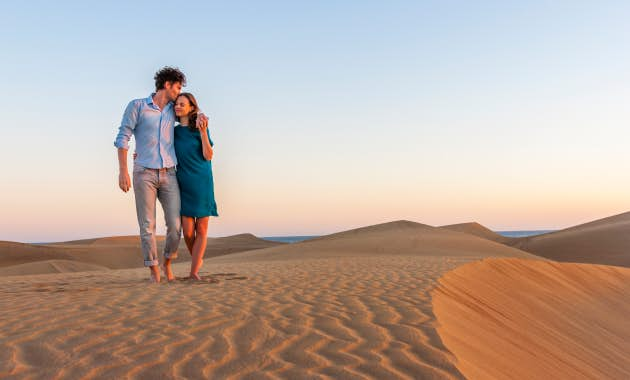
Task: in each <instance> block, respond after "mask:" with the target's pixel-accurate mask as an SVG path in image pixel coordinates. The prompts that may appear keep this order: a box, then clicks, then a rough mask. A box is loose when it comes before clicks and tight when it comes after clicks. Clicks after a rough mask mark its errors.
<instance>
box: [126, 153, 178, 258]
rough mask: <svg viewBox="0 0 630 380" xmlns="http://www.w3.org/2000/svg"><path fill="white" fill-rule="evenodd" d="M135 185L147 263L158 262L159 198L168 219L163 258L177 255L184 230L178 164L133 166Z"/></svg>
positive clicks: (143, 248)
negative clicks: (151, 166)
mask: <svg viewBox="0 0 630 380" xmlns="http://www.w3.org/2000/svg"><path fill="white" fill-rule="evenodd" d="M133 188H134V193H135V196H136V213H137V214H138V225H139V226H140V240H141V241H142V255H143V256H144V266H145V267H149V266H154V265H158V264H159V259H158V253H157V245H156V241H155V202H156V199H158V200H159V201H160V204H161V205H162V209H163V210H164V219H165V221H166V241H165V244H164V258H165V259H174V258H176V257H177V248H178V247H179V240H180V237H181V234H182V222H181V219H180V214H179V211H180V206H181V205H180V196H179V186H178V184H177V176H176V175H175V168H174V167H173V168H166V169H148V168H145V167H143V166H140V165H137V164H136V165H134V167H133Z"/></svg>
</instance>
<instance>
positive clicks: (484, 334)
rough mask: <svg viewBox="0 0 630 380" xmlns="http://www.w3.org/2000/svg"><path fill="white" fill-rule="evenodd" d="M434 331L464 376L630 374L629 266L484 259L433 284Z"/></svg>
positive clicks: (617, 376)
mask: <svg viewBox="0 0 630 380" xmlns="http://www.w3.org/2000/svg"><path fill="white" fill-rule="evenodd" d="M432 296H433V300H432V303H433V310H434V313H435V315H436V317H437V322H438V324H439V327H438V328H437V330H438V333H439V335H440V337H441V338H442V340H443V342H444V344H445V345H446V347H447V348H448V349H449V350H450V351H451V352H452V353H453V354H454V355H455V356H456V358H457V368H458V369H459V370H460V371H461V372H462V373H463V375H464V376H466V377H469V378H488V379H501V378H511V379H533V378H571V379H594V378H597V379H621V378H630V356H628V354H627V353H628V352H630V324H629V323H627V318H628V315H630V269H627V268H620V267H613V266H604V265H593V264H575V263H557V262H552V261H539V260H523V259H517V258H500V259H497V258H489V259H485V260H483V261H481V262H475V263H470V264H467V265H464V266H461V267H459V268H456V269H455V270H453V271H451V272H449V273H446V274H445V275H444V276H443V277H442V278H440V280H439V286H438V287H437V288H436V289H435V290H434V291H433V293H432Z"/></svg>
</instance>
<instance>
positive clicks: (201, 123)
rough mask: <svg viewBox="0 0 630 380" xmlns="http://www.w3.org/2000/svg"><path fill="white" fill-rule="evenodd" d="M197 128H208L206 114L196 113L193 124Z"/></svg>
mask: <svg viewBox="0 0 630 380" xmlns="http://www.w3.org/2000/svg"><path fill="white" fill-rule="evenodd" d="M195 126H196V127H197V129H198V130H200V131H202V132H203V131H205V130H206V129H207V128H208V116H206V115H205V114H203V113H199V114H197V123H196V125H195Z"/></svg>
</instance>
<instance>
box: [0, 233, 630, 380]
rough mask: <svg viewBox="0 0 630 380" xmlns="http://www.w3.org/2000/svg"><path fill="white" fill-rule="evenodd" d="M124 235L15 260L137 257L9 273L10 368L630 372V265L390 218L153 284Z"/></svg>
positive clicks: (10, 372) (258, 373)
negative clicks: (544, 252)
mask: <svg viewBox="0 0 630 380" xmlns="http://www.w3.org/2000/svg"><path fill="white" fill-rule="evenodd" d="M464 227H465V228H463V230H464V231H465V232H470V231H471V227H473V228H472V230H473V231H477V232H479V231H481V230H482V229H480V228H479V227H478V226H474V225H473V226H471V225H468V226H464ZM457 228H460V229H461V228H462V226H459V227H456V229H457ZM127 239H128V237H120V238H113V239H109V240H108V239H107V238H106V239H88V240H84V241H82V242H80V243H76V242H66V243H63V244H53V245H50V246H46V247H43V249H48V250H49V251H42V252H48V255H54V254H57V253H58V252H62V253H63V254H64V255H69V257H71V258H72V259H71V260H72V261H70V263H68V262H66V261H62V260H65V259H47V260H46V261H42V262H36V263H23V264H24V265H25V267H30V266H45V265H52V266H55V265H56V270H59V268H61V269H62V270H73V269H75V268H73V267H72V265H79V264H80V265H84V264H82V263H83V262H82V261H79V260H77V259H75V258H77V257H80V258H83V259H85V258H89V260H93V262H91V263H88V264H94V265H100V264H98V262H100V261H102V262H104V263H106V264H108V265H112V262H116V263H120V262H125V263H127V264H125V265H130V266H133V267H135V268H136V269H115V270H100V271H93V272H80V273H57V274H44V275H20V276H0V293H1V294H2V295H3V297H0V310H2V318H1V319H0V331H3V334H0V378H4V377H10V378H88V379H89V378H141V379H144V378H163V379H176V378H216V379H223V378H250V379H276V378H286V379H295V378H299V379H302V378H335V379H463V378H465V376H469V377H471V378H480V377H482V378H483V377H492V376H495V377H497V376H498V377H499V378H501V377H503V378H505V377H508V378H515V377H516V378H519V377H520V378H527V377H528V376H529V375H531V374H533V375H535V376H533V377H534V378H536V377H538V378H539V377H541V376H538V375H539V374H540V373H541V372H539V371H541V370H542V371H545V372H544V373H545V377H548V378H580V377H586V376H592V377H594V378H606V377H609V378H615V377H616V378H626V377H628V376H627V375H628V363H627V360H628V359H627V358H625V356H624V355H625V353H627V352H629V348H630V347H628V344H627V343H625V342H630V339H628V338H630V336H628V327H627V326H628V324H627V323H624V322H625V318H626V317H627V315H630V309H629V306H628V305H629V304H628V298H627V297H628V294H630V289H629V288H628V286H629V285H628V284H630V281H629V276H630V275H629V273H628V269H624V268H616V267H606V266H596V265H585V264H560V263H555V262H551V261H549V260H546V259H543V258H540V257H537V256H534V255H531V254H529V253H526V252H523V251H521V250H518V249H516V248H513V247H509V246H507V245H504V244H500V243H497V242H495V241H491V240H489V239H487V238H481V237H479V236H475V235H474V234H470V233H463V232H457V231H452V230H449V229H447V228H437V227H431V226H427V225H423V224H419V223H413V222H407V221H398V222H392V223H385V224H380V225H376V226H370V227H364V228H359V229H354V230H350V231H344V232H340V233H337V234H332V235H328V236H323V237H320V238H317V239H313V240H309V241H305V242H301V243H295V244H285V245H277V246H274V247H266V248H265V247H264V246H265V244H271V245H275V243H270V242H265V241H260V239H258V238H256V237H254V236H253V235H248V234H244V235H237V236H233V237H226V238H216V239H210V240H209V242H208V245H209V251H208V252H215V253H225V252H227V253H230V252H235V251H236V250H245V251H244V252H238V253H231V254H229V255H222V256H215V257H209V258H207V259H206V260H205V264H204V271H203V272H202V277H203V278H204V281H202V282H191V281H187V280H185V279H183V276H185V275H186V274H187V272H188V269H189V268H188V263H186V262H185V261H183V260H181V261H180V262H179V263H177V264H175V266H174V270H175V274H176V275H177V276H178V277H179V280H178V281H175V282H172V283H166V282H164V283H162V284H159V285H149V284H148V282H147V274H148V273H147V272H148V271H147V270H146V269H145V268H138V266H139V263H138V254H139V252H138V247H134V246H131V245H130V244H129V243H130V241H127ZM136 244H138V243H136ZM0 246H1V245H0ZM7 246H10V244H9V243H7ZM13 247H14V248H15V246H13ZM20 247H21V246H20ZM249 247H258V248H260V249H256V250H247V249H248V248H249ZM18 248H19V247H18ZM26 249H30V250H34V249H40V248H32V247H27V248H26ZM59 250H60V251H59ZM29 252H30V251H29ZM31 253H32V252H31ZM181 253H182V257H184V255H183V254H184V253H185V251H181ZM0 260H2V259H0ZM99 260H100V261H99ZM125 260H128V262H127V261H125ZM480 260H484V261H480ZM76 263H79V264H76ZM105 266H107V265H100V266H98V267H91V269H95V270H96V269H102V267H105ZM15 269H16V266H11V267H9V266H5V268H4V269H3V270H7V271H9V270H15ZM18 269H19V268H18ZM440 278H442V279H441V280H439V279H440ZM438 280H439V281H440V286H439V289H438V290H436V285H437V284H438ZM432 300H433V302H432ZM436 315H437V316H438V318H439V319H436ZM586 343H588V344H586ZM518 355H525V356H520V357H521V358H522V357H524V358H525V359H522V360H516V359H515V358H519V356H518ZM527 355H529V356H527ZM534 356H535V358H536V360H537V361H535V363H534V364H531V363H532V357H534ZM543 356H544V357H543ZM622 356H623V357H622ZM488 365H489V366H490V367H491V368H490V369H488V368H487V367H488ZM506 374H507V376H505V375H506ZM530 378H531V377H530Z"/></svg>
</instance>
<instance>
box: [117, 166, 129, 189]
mask: <svg viewBox="0 0 630 380" xmlns="http://www.w3.org/2000/svg"><path fill="white" fill-rule="evenodd" d="M118 186H119V187H120V190H122V191H124V192H125V193H126V192H128V191H129V189H131V178H129V173H128V172H127V171H126V170H125V171H121V172H120V174H119V175H118Z"/></svg>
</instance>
